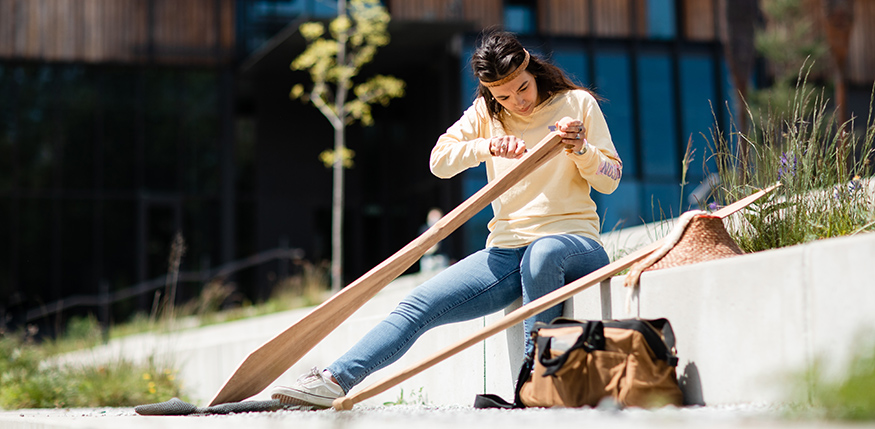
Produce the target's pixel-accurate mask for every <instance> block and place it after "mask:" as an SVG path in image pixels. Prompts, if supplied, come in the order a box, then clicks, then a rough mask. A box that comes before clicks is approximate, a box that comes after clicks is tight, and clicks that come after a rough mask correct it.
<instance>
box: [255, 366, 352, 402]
mask: <svg viewBox="0 0 875 429" xmlns="http://www.w3.org/2000/svg"><path fill="white" fill-rule="evenodd" d="M341 396H343V389H342V388H341V387H340V385H339V384H337V383H335V382H333V381H331V375H330V374H326V373H324V372H323V371H319V368H315V367H314V368H313V369H311V370H310V372H308V373H306V374H304V375H302V376H300V377H298V381H296V382H295V385H294V386H292V387H285V386H277V387H274V389H273V391H271V392H270V397H271V398H272V399H278V400H279V401H280V402H282V403H283V404H286V405H315V406H317V407H320V408H328V407H331V403H332V401H334V400H335V399H337V398H339V397H341Z"/></svg>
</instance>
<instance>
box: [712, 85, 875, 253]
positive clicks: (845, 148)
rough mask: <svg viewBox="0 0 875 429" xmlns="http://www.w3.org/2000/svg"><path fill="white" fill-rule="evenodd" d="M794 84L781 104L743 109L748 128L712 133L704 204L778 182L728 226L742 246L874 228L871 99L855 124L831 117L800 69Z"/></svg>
mask: <svg viewBox="0 0 875 429" xmlns="http://www.w3.org/2000/svg"><path fill="white" fill-rule="evenodd" d="M798 82H799V83H798V84H797V86H796V88H795V90H794V92H793V94H792V96H791V97H790V101H789V106H788V107H789V108H788V109H771V108H770V109H767V111H766V112H765V113H764V114H765V116H761V117H755V115H754V114H752V113H751V112H752V111H751V110H750V109H748V112H747V113H748V116H749V117H750V120H751V121H750V122H751V124H752V126H751V131H750V132H749V133H744V132H742V131H740V130H737V129H733V130H732V132H730V133H729V136H730V137H729V138H728V139H727V138H726V137H725V136H724V134H723V133H722V132H720V130H719V129H718V130H717V131H715V132H714V133H713V136H712V137H713V146H712V149H713V155H712V156H713V161H714V163H715V164H716V166H717V170H718V171H717V173H718V175H719V177H720V185H719V186H718V187H716V189H715V190H714V192H713V193H712V198H713V200H712V207H713V206H715V205H725V204H728V203H731V202H732V201H736V200H738V199H740V198H742V197H744V196H746V195H749V194H751V193H753V192H755V191H756V190H758V189H762V188H765V187H767V186H770V185H772V184H775V183H778V182H780V183H781V186H780V187H779V188H778V189H777V190H776V191H775V192H772V193H771V194H770V195H768V196H767V197H766V198H763V199H761V200H760V201H759V202H757V203H755V204H753V205H751V206H750V208H749V209H748V210H745V211H744V212H743V213H744V215H743V216H744V219H745V221H744V222H736V225H735V228H733V230H732V231H731V234H732V235H733V238H734V239H735V240H736V241H737V242H738V244H739V246H740V247H741V248H742V249H743V250H744V251H745V252H756V251H760V250H766V249H773V248H780V247H786V246H792V245H795V244H800V243H806V242H809V241H813V240H817V239H822V238H830V237H837V236H847V235H854V234H859V233H861V232H865V231H872V230H873V229H875V211H873V201H872V199H873V193H872V190H873V189H875V184H873V181H872V179H871V176H872V158H873V141H875V119H873V115H872V103H871V102H870V107H869V115H868V119H867V120H866V122H865V124H864V126H863V127H859V124H858V123H857V121H858V120H859V119H858V118H852V119H851V120H849V121H847V122H845V123H838V120H837V116H836V112H835V111H833V110H832V109H831V108H830V107H829V103H828V101H829V100H828V99H826V98H825V97H824V94H823V90H822V89H820V90H818V89H812V88H810V87H808V85H806V79H805V78H804V77H803V76H802V75H801V73H800V79H799V81H798ZM782 111H786V112H787V113H780V112H782ZM855 125H856V127H855ZM861 130H862V131H861Z"/></svg>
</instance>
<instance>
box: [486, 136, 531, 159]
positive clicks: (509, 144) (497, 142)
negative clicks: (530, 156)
mask: <svg viewBox="0 0 875 429" xmlns="http://www.w3.org/2000/svg"><path fill="white" fill-rule="evenodd" d="M489 153H491V154H492V156H497V157H501V158H509V159H513V158H520V157H522V156H523V154H525V153H526V142H524V141H523V140H522V139H519V138H517V137H514V136H501V137H493V138H492V139H491V140H490V141H489Z"/></svg>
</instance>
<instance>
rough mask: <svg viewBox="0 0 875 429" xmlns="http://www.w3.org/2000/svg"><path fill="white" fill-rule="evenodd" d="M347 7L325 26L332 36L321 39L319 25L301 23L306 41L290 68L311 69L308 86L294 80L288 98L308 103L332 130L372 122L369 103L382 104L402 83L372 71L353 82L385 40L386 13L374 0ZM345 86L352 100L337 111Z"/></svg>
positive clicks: (322, 29)
mask: <svg viewBox="0 0 875 429" xmlns="http://www.w3.org/2000/svg"><path fill="white" fill-rule="evenodd" d="M349 9H350V14H349V16H347V15H341V16H338V17H337V18H335V19H334V20H333V21H332V22H331V23H330V24H329V26H328V35H330V37H331V38H326V31H325V26H324V25H323V24H322V23H319V22H307V23H304V24H302V25H301V26H300V27H299V29H300V31H301V35H302V36H304V38H305V39H306V40H307V43H308V45H307V48H306V49H305V50H304V52H302V53H301V54H300V55H299V56H298V57H297V58H295V60H294V61H292V64H291V68H292V70H296V71H298V70H306V71H308V72H309V73H310V80H311V81H312V86H311V88H310V89H309V91H307V90H305V88H304V84H296V85H294V86H293V87H292V90H291V92H290V94H289V95H290V97H291V98H293V99H296V98H298V99H301V100H303V101H305V102H306V101H309V102H311V103H313V105H314V106H316V107H317V108H318V109H319V110H320V111H321V112H322V114H323V115H325V117H326V118H328V120H329V121H330V122H331V124H332V125H333V126H334V127H335V128H340V127H343V126H346V125H350V124H352V123H354V122H355V121H361V123H362V124H363V125H371V124H373V123H374V118H373V116H372V115H371V105H372V104H374V103H380V104H381V105H383V106H386V105H388V104H389V101H390V100H391V99H393V98H397V97H402V96H404V81H402V80H400V79H397V78H394V77H392V76H385V75H377V76H373V77H370V78H369V79H367V80H366V81H364V82H362V83H358V84H356V83H354V82H353V78H355V77H356V76H357V75H358V74H359V72H360V71H361V68H362V67H363V66H364V65H366V64H368V63H370V62H371V60H373V58H374V55H376V53H377V49H378V48H379V47H382V46H386V45H387V44H389V32H388V30H387V26H388V24H389V14H388V13H387V12H386V9H385V8H384V7H383V6H381V5H380V2H379V1H377V0H353V1H352V2H351V3H350V6H349ZM344 41H346V44H347V46H348V49H345V50H344V52H343V54H344V58H343V59H340V58H338V56H339V54H340V53H341V51H340V49H339V47H340V44H341V43H344ZM350 89H351V90H352V92H353V94H355V98H354V99H351V100H349V101H346V102H345V103H343V104H342V109H340V110H339V109H338V106H337V105H336V104H335V101H336V100H337V98H336V97H337V96H338V95H339V92H341V91H343V92H345V91H347V90H350ZM343 98H344V99H345V98H346V96H345V95H344V97H343Z"/></svg>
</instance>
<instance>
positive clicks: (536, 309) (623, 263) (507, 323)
mask: <svg viewBox="0 0 875 429" xmlns="http://www.w3.org/2000/svg"><path fill="white" fill-rule="evenodd" d="M777 186H779V185H774V186H772V187H769V188H767V189H764V190H762V191H759V192H757V193H755V194H753V195H750V196H748V197H745V198H743V199H741V200H739V201H737V202H735V203H733V204H730V205H728V206H726V207H723V208H722V209H720V210H718V211H716V212H714V213H712V215H714V216H718V217H720V218H725V217H727V216H729V215H731V214H732V213H735V212H737V211H738V210H741V209H743V208H744V207H747V206H748V205H750V204H751V203H752V202H754V201H756V200H757V199H759V198H761V197H762V196H764V195H766V194H767V193H769V192H770V191H771V190H773V189H775V188H776V187H777ZM661 245H662V240H657V241H655V242H653V243H650V244H649V245H647V246H644V247H642V248H640V249H638V250H636V251H635V252H632V253H630V254H628V255H626V256H624V257H622V258H620V259H618V260H616V261H614V262H612V263H610V264H608V265H605V266H604V267H602V268H599V269H598V270H596V271H593V272H592V273H590V274H588V275H586V276H584V277H583V278H581V279H579V280H576V281H574V282H571V283H569V284H567V285H565V286H563V287H561V288H559V289H556V290H555V291H553V292H551V293H549V294H547V295H544V296H542V297H541V298H538V299H537V300H535V301H532V302H530V303H528V304H526V305H524V306H522V307H520V308H518V309H516V310H515V311H513V312H511V313H510V314H508V315H506V316H505V317H503V318H502V319H500V320H499V321H498V322H496V323H494V324H493V325H491V326H487V327H485V328H483V329H482V330H480V331H478V332H477V333H475V334H473V335H471V336H470V337H468V338H465V339H463V340H461V341H459V342H458V343H456V344H454V345H452V346H450V347H448V348H446V349H444V350H442V351H440V352H438V353H436V354H434V355H432V356H431V357H429V358H426V359H425V360H423V361H421V362H419V363H418V364H416V365H413V366H411V367H409V368H407V369H405V370H403V371H401V372H398V373H397V374H395V375H393V376H391V377H387V378H385V379H383V380H381V381H379V382H377V383H374V384H372V385H370V386H368V387H366V388H365V389H363V390H361V391H359V392H357V393H355V394H354V395H352V396H345V397H341V398H337V399H335V400H334V403H333V406H334V408H335V409H337V410H350V409H352V407H353V405H355V404H357V403H359V402H361V401H364V400H365V399H368V398H371V397H373V396H375V395H378V394H380V393H382V392H385V391H386V390H388V389H389V388H391V387H393V386H395V385H397V384H398V383H401V382H402V381H404V380H407V379H408V378H410V377H413V376H414V375H416V374H419V373H420V372H422V371H424V370H426V369H428V368H430V367H432V366H434V365H435V364H437V363H438V362H441V361H443V360H444V359H446V358H448V357H450V356H453V355H455V354H456V353H459V352H461V351H462V350H465V349H467V348H468V347H471V346H473V345H475V344H477V343H479V342H481V341H483V340H485V339H487V338H489V337H491V336H493V335H495V334H497V333H499V332H502V331H504V330H505V329H508V328H510V327H511V326H514V325H516V324H517V323H522V322H523V321H524V320H526V319H528V318H529V317H532V316H534V315H536V314H538V313H541V312H542V311H545V310H547V309H549V308H551V307H553V306H554V305H557V304H559V303H562V302H565V300H567V299H568V298H571V297H572V296H574V295H576V294H578V293H580V292H582V291H583V290H585V289H586V288H588V287H590V286H592V285H594V284H597V283H599V282H601V281H603V280H606V279H609V278H611V277H612V276H614V275H615V274H617V273H619V272H621V271H623V270H625V269H626V268H629V267H630V266H632V264H634V263H635V262H637V261H639V260H641V259H643V258H644V257H645V256H647V255H649V254H650V253H651V252H653V251H654V250H656V249H658V248H659V247H660V246H661Z"/></svg>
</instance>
